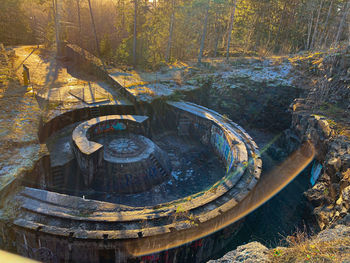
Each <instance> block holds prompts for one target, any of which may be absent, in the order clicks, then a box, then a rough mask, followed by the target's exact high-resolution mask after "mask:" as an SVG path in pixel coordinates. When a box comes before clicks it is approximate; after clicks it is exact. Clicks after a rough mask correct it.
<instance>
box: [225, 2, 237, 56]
mask: <svg viewBox="0 0 350 263" xmlns="http://www.w3.org/2000/svg"><path fill="white" fill-rule="evenodd" d="M236 6H237V0H234V1H233V5H232V12H231V17H230V26H229V28H228V32H227V49H226V59H227V60H228V58H229V56H230V45H231V34H232V28H233V21H234V19H235V13H236Z"/></svg>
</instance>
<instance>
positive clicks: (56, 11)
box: [52, 0, 60, 55]
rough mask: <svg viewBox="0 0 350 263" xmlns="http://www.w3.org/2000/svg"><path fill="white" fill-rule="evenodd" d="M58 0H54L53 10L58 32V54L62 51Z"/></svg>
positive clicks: (56, 31)
mask: <svg viewBox="0 0 350 263" xmlns="http://www.w3.org/2000/svg"><path fill="white" fill-rule="evenodd" d="M57 1H58V0H52V11H53V15H54V19H55V33H56V54H57V55H59V53H60V47H59V46H60V29H59V20H58V19H59V17H58V16H59V13H58V3H57Z"/></svg>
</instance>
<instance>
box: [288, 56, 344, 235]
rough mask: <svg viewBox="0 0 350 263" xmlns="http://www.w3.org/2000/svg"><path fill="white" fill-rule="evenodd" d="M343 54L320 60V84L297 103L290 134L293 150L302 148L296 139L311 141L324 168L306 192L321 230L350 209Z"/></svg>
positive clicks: (293, 111)
mask: <svg viewBox="0 0 350 263" xmlns="http://www.w3.org/2000/svg"><path fill="white" fill-rule="evenodd" d="M339 54H340V55H338V54H336V55H334V57H332V56H326V57H325V58H324V59H323V60H322V59H321V60H320V61H322V62H321V63H320V64H319V65H318V69H317V71H318V73H317V74H318V76H314V78H315V79H316V80H317V84H316V85H314V86H313V88H312V89H311V90H310V93H309V95H308V96H307V98H305V99H296V100H295V101H294V102H293V104H292V106H291V112H292V125H291V129H290V130H289V131H288V132H287V133H286V134H287V141H288V144H289V146H290V148H293V147H296V146H297V145H298V144H297V143H296V144H294V145H291V143H290V142H292V141H293V140H294V141H295V138H297V141H298V142H302V141H306V140H309V141H311V142H312V143H313V144H314V146H315V148H316V150H317V153H316V156H315V158H316V160H317V162H318V163H320V164H322V166H323V169H322V171H321V175H320V177H319V179H318V181H317V182H316V184H315V185H314V186H313V187H312V188H310V189H309V190H308V191H307V192H306V193H305V196H306V197H307V199H308V200H309V201H310V203H311V204H312V205H313V206H314V211H313V213H314V215H315V216H316V219H317V222H318V225H319V227H320V229H324V228H326V227H327V226H330V225H332V224H334V223H335V222H336V221H337V220H339V219H341V218H343V217H344V216H346V215H347V214H348V213H349V208H350V204H349V203H350V198H349V192H350V189H349V185H350V122H349V120H350V112H349V110H348V109H347V108H346V106H347V105H345V104H346V103H348V101H349V100H348V98H349V93H348V91H349V88H348V84H347V83H349V82H350V78H349V77H348V73H347V68H346V69H345V68H344V65H345V64H346V65H348V64H347V61H348V60H349V57H350V55H349V51H348V50H346V51H343V52H341V53H339ZM317 85H319V86H320V87H317ZM341 94H342V95H341ZM344 103H345V104H344ZM291 150H292V149H291Z"/></svg>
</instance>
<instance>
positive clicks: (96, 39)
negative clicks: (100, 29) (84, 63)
mask: <svg viewBox="0 0 350 263" xmlns="http://www.w3.org/2000/svg"><path fill="white" fill-rule="evenodd" d="M88 3H89V10H90V16H91V24H92V29H93V31H94V36H95V42H96V49H97V54H98V57H99V58H101V54H100V48H99V44H98V38H97V32H96V26H95V20H94V15H93V13H92V8H91V1H90V0H88Z"/></svg>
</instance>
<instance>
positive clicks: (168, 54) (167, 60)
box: [165, 0, 175, 62]
mask: <svg viewBox="0 0 350 263" xmlns="http://www.w3.org/2000/svg"><path fill="white" fill-rule="evenodd" d="M174 19H175V0H172V12H171V18H170V26H169V39H168V46H167V49H166V53H165V61H166V62H169V59H170V52H171V42H172V38H173V28H174Z"/></svg>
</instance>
